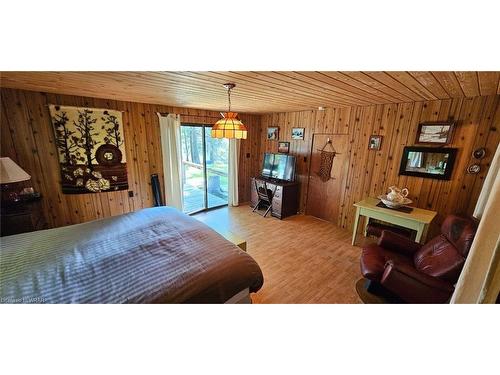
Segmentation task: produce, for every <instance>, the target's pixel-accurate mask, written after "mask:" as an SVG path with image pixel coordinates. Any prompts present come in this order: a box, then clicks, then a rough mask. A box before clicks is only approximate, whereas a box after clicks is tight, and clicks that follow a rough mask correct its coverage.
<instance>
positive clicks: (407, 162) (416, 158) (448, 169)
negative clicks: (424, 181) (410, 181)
mask: <svg viewBox="0 0 500 375" xmlns="http://www.w3.org/2000/svg"><path fill="white" fill-rule="evenodd" d="M456 154H457V149H456V148H435V147H417V146H411V147H409V146H407V147H405V148H404V150H403V156H402V158H401V165H400V166H399V174H400V175H405V176H415V177H428V178H436V179H439V180H449V179H450V178H451V173H452V172H453V164H454V163H455V158H456Z"/></svg>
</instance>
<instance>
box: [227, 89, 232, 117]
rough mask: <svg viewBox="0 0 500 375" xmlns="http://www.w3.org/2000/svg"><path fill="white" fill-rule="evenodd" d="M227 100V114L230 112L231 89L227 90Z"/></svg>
mask: <svg viewBox="0 0 500 375" xmlns="http://www.w3.org/2000/svg"><path fill="white" fill-rule="evenodd" d="M227 99H228V101H229V111H228V112H231V88H228V89H227Z"/></svg>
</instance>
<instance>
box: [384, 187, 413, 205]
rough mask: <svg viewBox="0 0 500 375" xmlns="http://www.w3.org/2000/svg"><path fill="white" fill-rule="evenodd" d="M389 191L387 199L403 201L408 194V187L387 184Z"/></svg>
mask: <svg viewBox="0 0 500 375" xmlns="http://www.w3.org/2000/svg"><path fill="white" fill-rule="evenodd" d="M389 190H390V192H389V193H388V194H387V199H388V200H390V201H391V202H395V203H403V202H405V201H406V197H407V196H408V189H407V188H404V189H400V188H398V187H397V186H389Z"/></svg>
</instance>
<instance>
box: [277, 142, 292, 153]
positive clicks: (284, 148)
mask: <svg viewBox="0 0 500 375" xmlns="http://www.w3.org/2000/svg"><path fill="white" fill-rule="evenodd" d="M278 152H279V153H280V154H288V152H290V142H278Z"/></svg>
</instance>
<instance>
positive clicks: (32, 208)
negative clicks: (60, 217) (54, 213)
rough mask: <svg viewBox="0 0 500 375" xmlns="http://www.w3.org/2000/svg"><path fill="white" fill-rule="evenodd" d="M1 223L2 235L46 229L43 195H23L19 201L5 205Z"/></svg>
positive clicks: (2, 210) (0, 234) (0, 233)
mask: <svg viewBox="0 0 500 375" xmlns="http://www.w3.org/2000/svg"><path fill="white" fill-rule="evenodd" d="M0 223H1V232H0V236H10V235H13V234H19V233H26V232H33V231H35V230H41V229H46V228H47V224H46V222H45V219H44V217H43V213H42V207H41V197H40V196H30V197H22V198H21V200H20V201H19V202H15V203H10V204H8V205H3V206H2V208H1V217H0Z"/></svg>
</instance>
